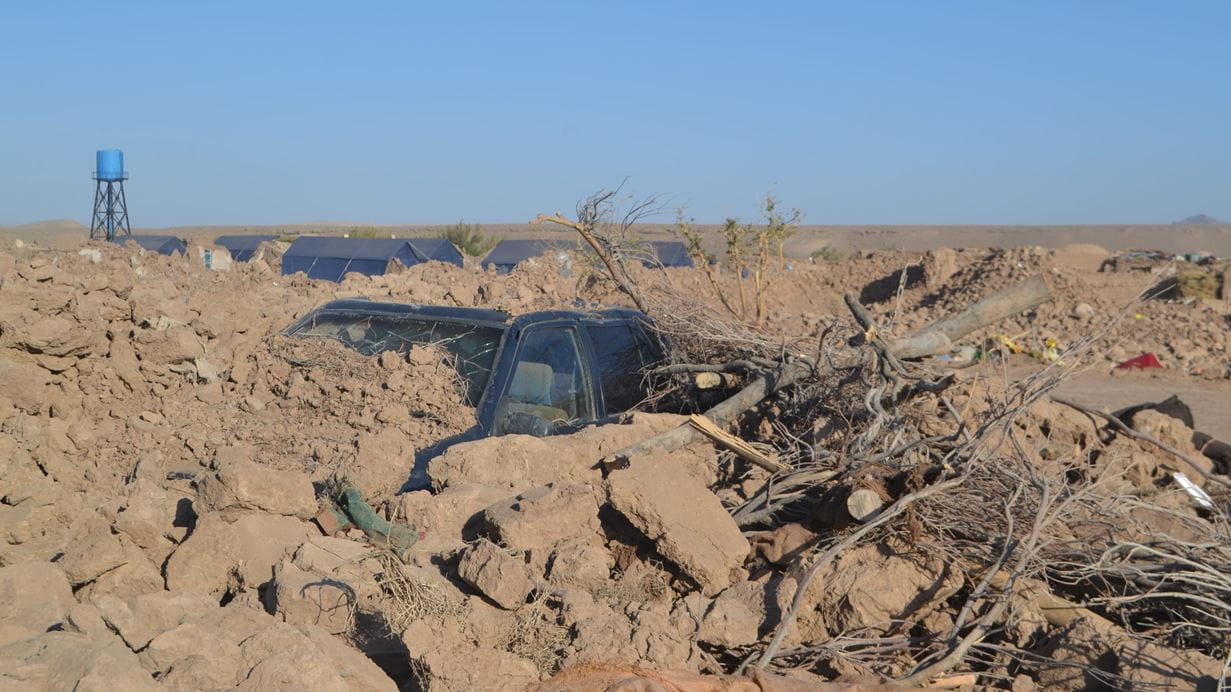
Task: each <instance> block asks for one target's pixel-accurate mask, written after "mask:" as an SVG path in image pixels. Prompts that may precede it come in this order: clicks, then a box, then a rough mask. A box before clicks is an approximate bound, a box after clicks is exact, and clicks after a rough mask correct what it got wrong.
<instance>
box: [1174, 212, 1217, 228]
mask: <svg viewBox="0 0 1231 692" xmlns="http://www.w3.org/2000/svg"><path fill="white" fill-rule="evenodd" d="M1225 223H1226V222H1225V221H1219V220H1218V219H1216V218H1214V217H1212V216H1208V215H1206V214H1197V215H1196V216H1189V217H1185V218H1183V219H1180V220H1179V221H1176V222H1175V223H1174V224H1172V225H1173V226H1221V225H1223V224H1225Z"/></svg>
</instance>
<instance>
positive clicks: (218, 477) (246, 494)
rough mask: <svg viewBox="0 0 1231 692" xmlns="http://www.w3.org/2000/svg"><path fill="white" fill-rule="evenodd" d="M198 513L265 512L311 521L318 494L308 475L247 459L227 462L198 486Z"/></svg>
mask: <svg viewBox="0 0 1231 692" xmlns="http://www.w3.org/2000/svg"><path fill="white" fill-rule="evenodd" d="M197 503H198V510H197V511H210V510H213V511H218V512H221V511H244V510H252V511H261V512H268V513H270V514H280V515H284V516H295V517H299V518H301V519H309V518H311V517H312V515H313V514H315V513H316V507H317V505H316V493H315V491H314V490H313V489H312V480H311V479H310V478H308V476H307V475H304V474H301V473H296V472H294V471H287V470H279V469H273V468H270V467H268V466H263V465H261V464H258V463H256V462H253V461H250V460H247V459H242V460H240V459H236V460H232V461H230V462H229V463H226V464H225V465H223V466H222V467H221V468H219V469H218V471H217V472H216V473H213V474H210V475H207V476H205V478H203V479H201V481H200V482H199V484H198V486H197Z"/></svg>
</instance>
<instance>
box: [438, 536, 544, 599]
mask: <svg viewBox="0 0 1231 692" xmlns="http://www.w3.org/2000/svg"><path fill="white" fill-rule="evenodd" d="M457 576H458V577H460V578H461V579H462V581H464V582H466V583H467V584H470V585H471V586H473V587H474V588H476V589H478V590H479V592H480V593H482V594H483V595H484V596H487V597H488V598H489V599H491V601H492V602H493V603H495V604H496V605H498V606H500V607H501V608H504V609H506V610H513V609H515V608H518V607H520V606H522V605H523V604H525V602H526V597H527V596H529V595H530V591H531V589H533V588H534V583H533V582H532V581H530V576H529V573H528V571H527V569H526V563H525V562H523V561H522V560H519V559H517V558H515V557H513V556H512V555H509V554H508V553H507V552H506V551H505V550H503V549H502V548H501V547H500V546H498V545H496V544H495V543H492V542H491V541H488V540H484V539H480V540H478V541H477V542H475V544H474V545H472V546H470V547H469V548H467V549H466V552H465V553H463V554H462V559H461V561H460V562H458V565H457Z"/></svg>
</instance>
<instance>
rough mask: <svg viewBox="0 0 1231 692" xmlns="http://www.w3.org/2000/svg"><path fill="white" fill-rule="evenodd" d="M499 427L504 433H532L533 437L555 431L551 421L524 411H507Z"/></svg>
mask: <svg viewBox="0 0 1231 692" xmlns="http://www.w3.org/2000/svg"><path fill="white" fill-rule="evenodd" d="M501 427H502V428H503V430H504V432H505V434H511V435H533V436H534V437H547V436H549V435H551V434H552V433H553V432H554V431H555V430H554V428H553V426H552V424H551V421H549V420H547V419H546V418H539V417H538V416H536V415H534V414H531V413H526V412H525V411H511V412H509V414H508V415H506V416H505V417H504V424H503V425H502V426H501Z"/></svg>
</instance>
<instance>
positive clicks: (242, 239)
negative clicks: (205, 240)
mask: <svg viewBox="0 0 1231 692" xmlns="http://www.w3.org/2000/svg"><path fill="white" fill-rule="evenodd" d="M277 239H278V236H276V235H220V236H218V237H217V238H214V245H221V246H222V247H224V248H226V249H227V252H230V253H231V259H233V260H235V261H236V262H247V261H249V260H251V259H252V255H253V254H254V253H255V252H256V249H257V248H258V247H260V245H261V243H265V242H269V241H271V240H277Z"/></svg>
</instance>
